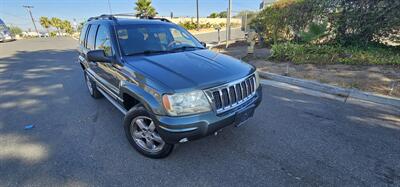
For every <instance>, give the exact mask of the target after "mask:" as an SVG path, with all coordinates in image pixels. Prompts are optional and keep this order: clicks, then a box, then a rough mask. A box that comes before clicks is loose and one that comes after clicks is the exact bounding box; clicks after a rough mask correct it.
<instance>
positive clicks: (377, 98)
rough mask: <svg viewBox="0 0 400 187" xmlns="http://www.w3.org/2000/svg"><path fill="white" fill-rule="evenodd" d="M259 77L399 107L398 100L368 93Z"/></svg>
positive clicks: (264, 74) (265, 75)
mask: <svg viewBox="0 0 400 187" xmlns="http://www.w3.org/2000/svg"><path fill="white" fill-rule="evenodd" d="M258 72H259V75H260V77H262V78H265V79H270V80H273V81H277V82H283V83H287V84H290V85H295V86H299V87H303V88H307V89H310V90H314V91H319V92H322V93H326V94H331V95H335V96H339V97H344V98H346V99H348V98H353V99H359V100H364V101H369V102H373V103H379V104H383V105H391V106H395V107H400V98H395V97H390V96H385V95H379V94H374V93H369V92H363V91H360V90H357V89H347V88H340V87H336V86H332V85H327V84H322V83H319V82H316V81H309V80H303V79H297V78H293V77H287V76H282V75H277V74H274V73H268V72H263V71H258Z"/></svg>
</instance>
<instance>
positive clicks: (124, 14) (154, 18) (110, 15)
mask: <svg viewBox="0 0 400 187" xmlns="http://www.w3.org/2000/svg"><path fill="white" fill-rule="evenodd" d="M118 16H122V17H135V18H137V16H136V14H132V13H123V14H102V15H100V16H96V17H91V18H89V19H88V21H92V20H99V19H109V20H115V21H116V20H117V18H116V17H118ZM138 19H151V20H160V21H164V22H168V23H172V22H171V21H170V20H168V19H166V18H156V17H151V16H148V17H144V16H142V17H140V18H138Z"/></svg>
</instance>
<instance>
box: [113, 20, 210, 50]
mask: <svg viewBox="0 0 400 187" xmlns="http://www.w3.org/2000/svg"><path fill="white" fill-rule="evenodd" d="M117 34H118V40H119V44H120V46H121V50H122V53H123V54H124V55H128V56H130V55H137V54H149V53H163V52H178V51H184V50H196V49H204V47H203V46H202V45H201V44H200V42H198V41H197V40H196V39H195V38H194V37H193V36H192V35H191V34H190V33H189V32H187V31H186V30H184V29H182V28H181V27H179V26H175V25H166V24H154V25H153V24H143V25H122V26H117Z"/></svg>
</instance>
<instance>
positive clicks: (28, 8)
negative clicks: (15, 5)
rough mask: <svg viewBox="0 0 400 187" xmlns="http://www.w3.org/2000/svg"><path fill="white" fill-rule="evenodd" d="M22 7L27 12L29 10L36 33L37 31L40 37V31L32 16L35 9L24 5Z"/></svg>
mask: <svg viewBox="0 0 400 187" xmlns="http://www.w3.org/2000/svg"><path fill="white" fill-rule="evenodd" d="M22 7H24V8H26V10H28V12H29V15H30V16H31V19H32V23H33V26H34V27H35V31H36V33H37V34H38V36H39V31H38V30H37V27H36V24H35V20H34V19H33V16H32V11H31V9H32V8H33V6H28V5H24V6H22Z"/></svg>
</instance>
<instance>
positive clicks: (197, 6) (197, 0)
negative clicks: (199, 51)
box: [196, 0, 200, 30]
mask: <svg viewBox="0 0 400 187" xmlns="http://www.w3.org/2000/svg"><path fill="white" fill-rule="evenodd" d="M196 10H197V30H200V20H199V0H196Z"/></svg>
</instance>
